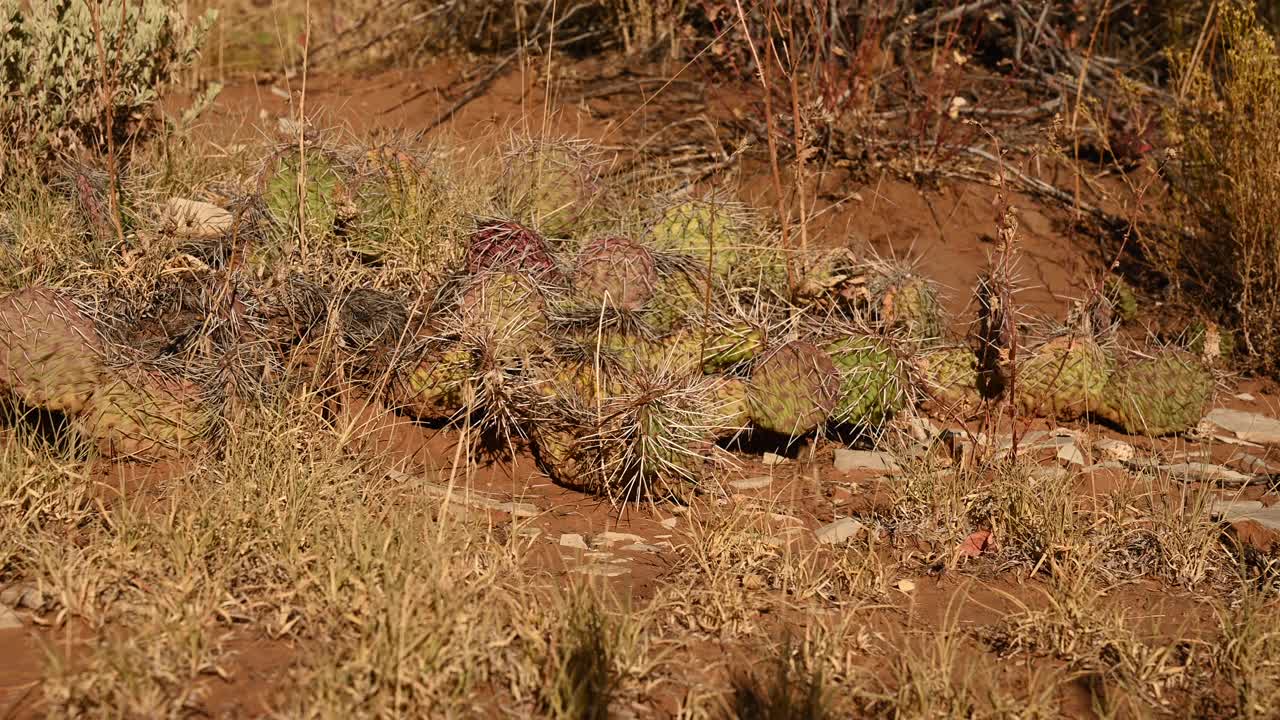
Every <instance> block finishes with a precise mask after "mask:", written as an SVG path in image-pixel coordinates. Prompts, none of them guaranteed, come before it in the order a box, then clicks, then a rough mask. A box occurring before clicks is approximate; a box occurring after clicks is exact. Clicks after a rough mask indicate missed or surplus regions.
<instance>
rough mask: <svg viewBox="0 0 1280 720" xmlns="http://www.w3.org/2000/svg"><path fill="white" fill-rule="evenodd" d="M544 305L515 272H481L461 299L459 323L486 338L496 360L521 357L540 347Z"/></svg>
mask: <svg viewBox="0 0 1280 720" xmlns="http://www.w3.org/2000/svg"><path fill="white" fill-rule="evenodd" d="M546 308H547V304H546V300H545V299H544V298H543V296H542V292H541V291H540V290H539V288H538V286H537V284H536V283H534V282H533V281H532V280H531V279H530V278H529V277H528V276H526V275H523V274H520V273H514V272H495V273H483V274H481V275H479V276H477V277H476V278H474V279H473V281H472V283H471V285H470V287H468V288H467V290H466V291H465V292H464V293H463V296H462V321H463V324H464V326H465V327H466V328H468V329H470V330H471V331H473V332H476V333H477V334H478V335H479V336H480V337H483V338H485V339H486V342H487V343H488V344H489V346H490V347H489V349H490V351H491V352H492V353H493V355H494V357H495V358H498V359H509V358H513V357H519V356H523V355H525V354H528V353H529V352H532V351H534V350H536V349H537V348H539V347H540V340H541V338H542V337H543V335H544V334H545V332H546V329H547V312H546Z"/></svg>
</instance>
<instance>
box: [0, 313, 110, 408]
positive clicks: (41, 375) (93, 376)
mask: <svg viewBox="0 0 1280 720" xmlns="http://www.w3.org/2000/svg"><path fill="white" fill-rule="evenodd" d="M104 372H105V369H104V367H103V364H102V343H101V340H99V338H98V335H97V332H96V331H95V329H94V326H93V324H92V323H91V322H89V321H88V320H87V319H86V318H85V317H84V316H82V315H81V314H80V312H79V311H78V310H77V309H76V307H75V305H74V304H73V303H72V302H71V301H70V300H69V299H68V298H66V297H64V296H62V295H60V294H58V293H57V292H55V291H53V290H49V289H46V288H28V289H26V290H22V291H19V292H16V293H13V294H11V295H8V296H7V297H5V298H4V299H3V300H0V384H3V385H4V386H5V387H7V388H8V389H9V390H10V391H11V392H13V393H14V394H15V395H17V396H18V398H20V399H21V400H22V401H23V402H24V403H26V404H27V405H30V406H32V407H40V408H45V409H47V410H53V411H58V412H67V413H75V412H79V411H80V410H82V409H83V408H84V406H85V403H86V402H87V401H88V400H89V396H90V395H91V394H92V393H93V390H94V388H95V387H96V386H97V385H98V384H99V382H100V381H101V379H102V376H103V373H104Z"/></svg>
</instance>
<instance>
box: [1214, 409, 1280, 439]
mask: <svg viewBox="0 0 1280 720" xmlns="http://www.w3.org/2000/svg"><path fill="white" fill-rule="evenodd" d="M1205 419H1206V420H1208V421H1209V422H1211V423H1213V424H1214V425H1217V426H1218V427H1220V428H1222V429H1223V430H1229V431H1231V432H1233V433H1235V435H1236V437H1238V438H1240V439H1241V440H1248V441H1249V442H1258V443H1280V420H1276V419H1275V418H1272V417H1267V416H1266V415H1260V414H1258V413H1251V412H1244V411H1242V410H1230V409H1228V408H1215V409H1214V410H1211V411H1210V412H1209V414H1208V415H1206V416H1205Z"/></svg>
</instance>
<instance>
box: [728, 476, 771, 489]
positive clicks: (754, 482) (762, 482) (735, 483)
mask: <svg viewBox="0 0 1280 720" xmlns="http://www.w3.org/2000/svg"><path fill="white" fill-rule="evenodd" d="M772 484H773V478H771V477H769V476H768V475H759V476H757V477H750V478H744V479H742V480H731V481H729V487H732V488H733V489H735V490H761V489H764V488H767V487H769V486H770V485H772Z"/></svg>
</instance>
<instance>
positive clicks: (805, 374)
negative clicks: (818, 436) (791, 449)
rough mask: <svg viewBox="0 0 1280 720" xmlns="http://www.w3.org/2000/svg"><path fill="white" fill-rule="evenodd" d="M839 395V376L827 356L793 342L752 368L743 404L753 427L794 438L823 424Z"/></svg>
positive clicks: (800, 343) (800, 342) (809, 346)
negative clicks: (745, 400) (749, 409)
mask: <svg viewBox="0 0 1280 720" xmlns="http://www.w3.org/2000/svg"><path fill="white" fill-rule="evenodd" d="M839 392H840V372H839V371H838V370H837V369H836V366H835V364H834V363H833V362H832V361H831V356H829V355H827V354H826V353H825V352H823V351H822V350H820V349H818V348H817V347H815V346H814V345H813V344H811V343H808V342H803V341H798V340H797V341H792V342H790V343H787V344H786V345H783V346H782V347H780V348H778V349H776V350H774V351H772V352H770V353H769V354H767V355H765V356H764V358H763V359H761V360H760V362H759V363H757V364H756V366H755V368H754V369H753V370H752V373H751V383H750V388H749V391H748V393H747V403H748V405H749V406H750V408H751V420H752V421H753V422H754V423H755V425H756V426H757V427H759V428H762V429H764V430H768V431H770V432H775V433H779V434H781V435H789V436H792V437H795V436H799V435H804V434H806V433H809V432H811V431H813V430H814V429H815V428H817V427H818V426H819V425H821V424H822V423H824V422H826V420H827V418H828V417H829V416H830V415H831V412H832V411H833V410H834V409H835V407H836V403H837V399H838V397H839Z"/></svg>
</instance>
